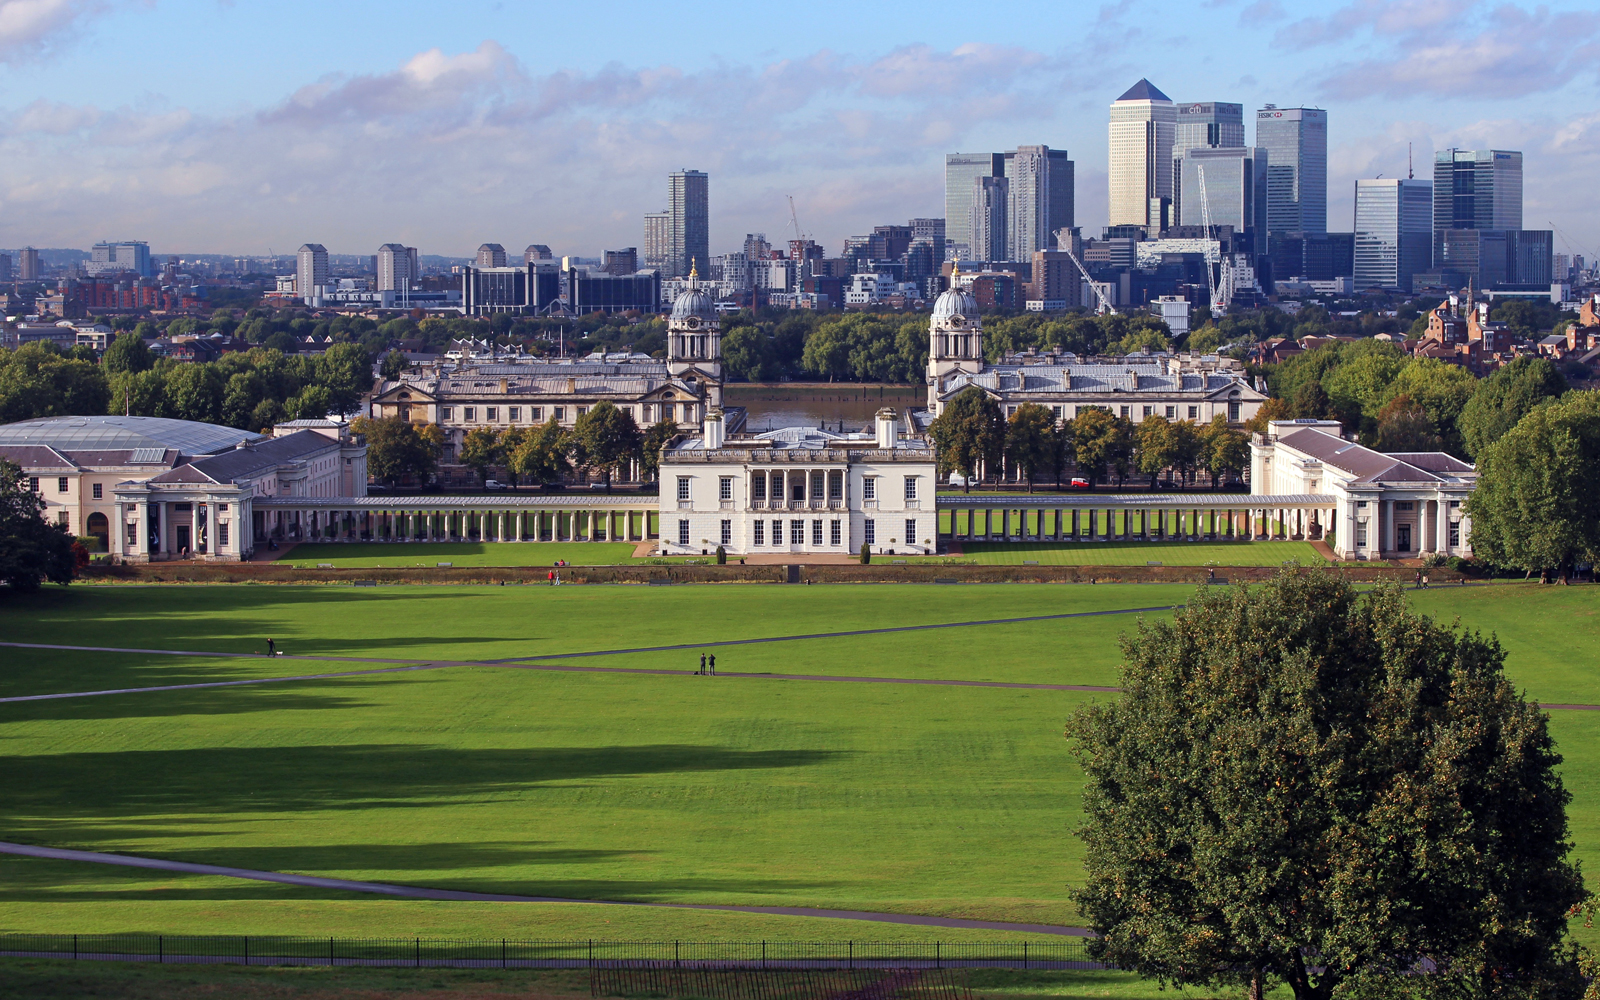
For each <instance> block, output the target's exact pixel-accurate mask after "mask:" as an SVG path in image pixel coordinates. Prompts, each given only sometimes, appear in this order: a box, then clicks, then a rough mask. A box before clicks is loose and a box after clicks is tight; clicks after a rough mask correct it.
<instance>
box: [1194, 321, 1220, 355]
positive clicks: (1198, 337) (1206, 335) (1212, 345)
mask: <svg viewBox="0 0 1600 1000" xmlns="http://www.w3.org/2000/svg"><path fill="white" fill-rule="evenodd" d="M1185 343H1186V345H1187V346H1188V348H1189V350H1191V351H1199V352H1200V353H1202V354H1211V353H1214V352H1215V351H1216V349H1217V348H1219V347H1221V346H1222V345H1223V343H1224V341H1223V336H1222V331H1221V330H1219V329H1217V324H1216V322H1215V321H1214V320H1209V319H1208V320H1206V325H1205V326H1202V327H1200V328H1199V329H1198V330H1194V331H1192V332H1191V333H1190V334H1189V339H1188V340H1187V341H1186V342H1185Z"/></svg>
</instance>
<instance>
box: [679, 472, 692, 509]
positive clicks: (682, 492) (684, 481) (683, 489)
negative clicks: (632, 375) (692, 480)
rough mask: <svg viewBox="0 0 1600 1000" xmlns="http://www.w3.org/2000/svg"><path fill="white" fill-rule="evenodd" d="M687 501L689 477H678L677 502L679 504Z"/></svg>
mask: <svg viewBox="0 0 1600 1000" xmlns="http://www.w3.org/2000/svg"><path fill="white" fill-rule="evenodd" d="M688 499H689V477H688V476H679V477H678V501H679V502H680V503H681V502H683V501H685V500H688Z"/></svg>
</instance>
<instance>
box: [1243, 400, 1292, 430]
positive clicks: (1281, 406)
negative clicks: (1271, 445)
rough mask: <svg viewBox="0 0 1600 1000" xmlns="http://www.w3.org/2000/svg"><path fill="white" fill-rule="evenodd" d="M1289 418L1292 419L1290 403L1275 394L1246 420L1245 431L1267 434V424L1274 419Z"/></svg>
mask: <svg viewBox="0 0 1600 1000" xmlns="http://www.w3.org/2000/svg"><path fill="white" fill-rule="evenodd" d="M1288 419H1290V414H1289V404H1288V403H1286V402H1284V401H1283V400H1282V399H1279V398H1278V397H1276V396H1274V397H1272V398H1271V399H1268V400H1267V401H1266V402H1264V403H1262V404H1261V406H1260V407H1259V408H1257V410H1256V415H1255V416H1253V417H1251V418H1250V419H1249V420H1246V421H1245V423H1244V429H1245V433H1247V434H1265V433H1266V432H1267V425H1268V424H1270V423H1272V421H1274V420H1288Z"/></svg>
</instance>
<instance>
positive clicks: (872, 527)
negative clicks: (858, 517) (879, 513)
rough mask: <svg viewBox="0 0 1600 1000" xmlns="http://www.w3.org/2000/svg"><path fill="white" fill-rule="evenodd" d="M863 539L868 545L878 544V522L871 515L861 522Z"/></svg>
mask: <svg viewBox="0 0 1600 1000" xmlns="http://www.w3.org/2000/svg"><path fill="white" fill-rule="evenodd" d="M861 540H862V541H863V542H866V543H867V544H868V545H876V544H878V523H877V522H876V521H874V520H873V519H872V518H870V517H869V518H867V519H866V520H865V521H862V522H861Z"/></svg>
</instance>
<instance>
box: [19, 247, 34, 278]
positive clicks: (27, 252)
mask: <svg viewBox="0 0 1600 1000" xmlns="http://www.w3.org/2000/svg"><path fill="white" fill-rule="evenodd" d="M19 256H20V257H21V260H19V261H17V265H18V266H17V272H18V277H19V278H21V279H22V280H23V281H38V280H39V251H37V250H35V249H34V248H33V247H23V248H22V251H21V253H20V254H19Z"/></svg>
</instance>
